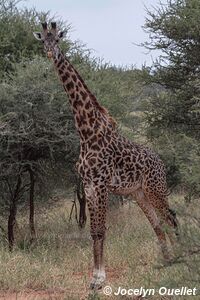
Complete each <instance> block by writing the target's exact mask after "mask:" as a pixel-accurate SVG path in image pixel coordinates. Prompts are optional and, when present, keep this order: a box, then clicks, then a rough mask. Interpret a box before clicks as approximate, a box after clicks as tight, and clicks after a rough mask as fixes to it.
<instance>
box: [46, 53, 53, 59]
mask: <svg viewBox="0 0 200 300" xmlns="http://www.w3.org/2000/svg"><path fill="white" fill-rule="evenodd" d="M52 56H53V54H52V52H51V51H48V52H47V57H48V58H49V59H50V58H52Z"/></svg>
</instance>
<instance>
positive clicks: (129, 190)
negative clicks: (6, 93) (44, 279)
mask: <svg viewBox="0 0 200 300" xmlns="http://www.w3.org/2000/svg"><path fill="white" fill-rule="evenodd" d="M42 27H43V30H42V31H41V32H34V36H35V38H36V39H38V40H40V41H42V42H43V44H44V51H45V52H46V53H47V56H48V58H50V59H52V60H53V62H54V66H55V69H56V71H57V73H58V76H59V78H60V80H61V82H62V84H63V87H64V90H65V91H66V94H67V96H68V99H69V102H70V106H71V109H72V112H73V115H74V121H75V126H76V129H77V131H78V133H79V136H80V155H79V160H78V163H77V170H78V173H79V174H80V175H81V177H82V180H83V184H84V190H85V194H86V199H87V206H88V210H89V215H90V232H91V237H92V240H93V259H94V268H93V277H92V280H91V285H90V287H91V288H93V289H98V288H101V287H102V284H103V282H104V281H105V278H106V274H105V267H104V257H103V248H104V240H105V232H106V215H107V206H108V193H110V192H111V193H114V194H120V195H131V196H132V197H134V198H135V199H136V202H137V203H138V205H139V207H140V208H141V209H142V211H143V212H144V214H145V215H146V217H147V219H148V220H149V222H150V224H151V226H152V228H153V230H154V232H155V234H156V236H157V238H158V241H159V244H160V248H161V251H162V254H163V257H164V259H165V260H166V261H169V260H170V255H169V251H168V248H167V240H166V235H167V233H166V232H165V231H164V230H163V228H162V222H165V224H168V226H170V228H172V230H171V233H173V232H175V233H176V235H177V236H178V221H177V218H176V213H175V212H174V211H173V210H172V209H170V207H169V204H168V198H167V197H168V189H167V184H166V172H165V167H164V164H163V162H162V161H161V159H160V158H159V156H158V155H157V154H156V153H154V152H153V151H152V150H151V149H149V148H147V147H144V146H142V145H138V144H136V143H134V142H132V141H129V140H128V139H126V138H125V137H123V136H121V135H120V134H119V133H118V131H117V129H116V122H115V120H114V119H113V118H112V117H111V116H110V115H109V113H108V111H107V110H106V109H105V108H104V107H103V106H101V105H100V103H99V102H98V101H97V99H96V97H95V96H94V94H92V93H91V92H90V90H89V89H88V87H87V85H86V84H85V82H84V81H83V79H82V77H81V76H80V75H79V73H78V72H77V70H76V69H75V68H74V67H73V66H72V64H71V63H70V62H69V60H68V59H67V58H66V57H65V56H64V54H63V53H62V51H61V50H60V48H59V45H58V43H59V40H60V39H61V38H63V37H64V32H63V31H61V32H59V31H58V30H57V26H56V23H55V22H51V27H50V28H48V25H47V23H46V22H45V23H42Z"/></svg>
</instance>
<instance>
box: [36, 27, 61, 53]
mask: <svg viewBox="0 0 200 300" xmlns="http://www.w3.org/2000/svg"><path fill="white" fill-rule="evenodd" d="M42 28H43V31H42V32H33V35H34V37H35V38H36V39H37V40H39V41H41V42H42V43H43V44H44V51H45V52H46V53H47V56H48V58H52V57H55V58H57V56H58V53H59V46H58V43H59V41H60V39H62V38H63V37H64V35H65V31H60V32H58V31H57V27H56V22H51V28H50V29H48V27H47V23H46V22H45V23H42Z"/></svg>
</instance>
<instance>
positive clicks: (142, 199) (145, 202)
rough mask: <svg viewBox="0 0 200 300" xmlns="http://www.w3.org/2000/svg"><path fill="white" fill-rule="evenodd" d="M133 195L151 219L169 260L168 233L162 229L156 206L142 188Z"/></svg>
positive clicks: (165, 257)
mask: <svg viewBox="0 0 200 300" xmlns="http://www.w3.org/2000/svg"><path fill="white" fill-rule="evenodd" d="M133 196H135V197H136V201H137V203H138V205H139V207H140V208H141V209H142V211H143V212H144V214H145V216H146V217H147V219H148V220H149V222H150V224H151V226H152V228H153V230H154V232H155V234H156V236H157V238H158V241H159V244H160V248H161V251H162V254H163V257H164V259H165V261H167V262H168V261H169V260H170V256H169V252H168V247H167V241H166V235H165V232H164V231H163V229H162V226H161V220H160V218H159V216H158V215H157V213H156V210H155V208H154V207H153V205H152V204H151V202H150V201H149V199H147V197H146V196H145V194H144V193H143V191H142V190H137V191H136V192H135V193H134V195H133Z"/></svg>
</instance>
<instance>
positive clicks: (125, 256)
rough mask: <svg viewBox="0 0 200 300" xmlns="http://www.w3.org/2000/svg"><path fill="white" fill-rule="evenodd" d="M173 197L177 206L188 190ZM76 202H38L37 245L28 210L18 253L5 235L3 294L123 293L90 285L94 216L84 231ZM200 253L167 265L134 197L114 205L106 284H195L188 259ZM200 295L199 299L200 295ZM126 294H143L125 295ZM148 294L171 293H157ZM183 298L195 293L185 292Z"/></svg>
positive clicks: (0, 266)
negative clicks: (73, 215) (74, 216)
mask: <svg viewBox="0 0 200 300" xmlns="http://www.w3.org/2000/svg"><path fill="white" fill-rule="evenodd" d="M172 198H173V199H172V204H171V205H172V206H173V207H179V206H180V205H182V204H183V202H184V198H183V197H182V196H174V197H172ZM70 208H71V202H70V200H69V199H62V200H57V201H56V202H55V201H54V203H52V204H51V205H50V206H49V207H47V206H46V207H43V206H41V205H40V206H39V207H37V205H36V223H37V224H36V225H37V241H36V242H35V243H33V244H32V245H31V246H30V244H29V238H28V225H26V226H25V224H27V220H28V217H27V216H26V214H25V213H24V212H21V213H19V215H18V225H17V229H16V247H15V249H14V251H13V253H9V251H8V250H7V245H6V242H5V241H4V242H3V243H1V244H0V287H1V288H0V299H5V300H12V299H13V300H14V299H17V300H25V299H27V300H33V299H34V300H36V299H37V300H42V299H62V300H64V299H70V300H81V299H88V300H89V299H90V300H92V299H94V300H98V299H121V297H119V296H118V297H117V296H114V295H112V296H105V295H104V294H103V290H101V291H98V292H97V293H94V292H91V291H89V289H88V286H89V280H90V277H91V272H92V247H91V246H92V243H91V239H90V235H89V224H88V223H89V221H88V222H87V226H86V228H85V229H83V230H81V231H80V230H79V229H78V227H77V224H76V222H75V221H74V220H73V221H72V222H71V223H69V213H70ZM180 213H181V212H180ZM179 219H181V218H180V217H179ZM180 221H181V223H183V221H182V220H180ZM171 251H172V249H171ZM175 251H177V249H176V250H175ZM194 257H196V258H197V261H199V254H198V253H197V255H195V256H194V255H191V256H189V257H188V258H187V259H186V263H185V262H183V261H181V260H179V261H176V262H175V263H174V264H172V265H170V266H166V267H163V265H162V258H161V256H160V252H159V248H158V245H157V241H156V237H155V235H154V233H153V230H152V229H151V227H150V225H149V223H148V221H147V220H146V218H145V216H144V215H143V213H142V211H141V210H140V209H139V207H138V206H137V204H136V203H134V202H129V201H128V202H126V203H125V204H124V205H123V206H120V207H111V208H110V209H109V215H108V230H107V239H106V246H105V262H106V271H107V280H106V283H105V285H106V286H110V287H111V288H112V289H113V291H115V290H117V289H118V287H119V286H120V287H123V288H127V289H128V288H129V289H130V288H140V287H145V288H156V289H158V288H159V287H160V286H167V287H179V286H188V287H191V288H192V287H195V286H197V285H199V283H198V282H197V281H196V278H197V277H196V276H198V274H196V273H195V270H193V269H190V268H189V269H188V264H187V263H190V260H191V264H190V265H192V263H193V260H194ZM198 297H200V296H197V298H196V299H200V298H198ZM123 299H140V298H138V297H135V298H133V296H132V297H130V296H124V297H123ZM141 299H145V298H144V297H143V298H141ZM148 299H153V300H154V299H155V300H157V299H158V300H161V299H165V298H162V297H161V296H158V295H156V296H150V297H149V298H148ZM166 299H173V297H171V298H169V297H168V298H166ZM174 299H178V297H176V298H174ZM180 299H181V300H185V299H189V298H188V297H187V296H182V297H181V298H180Z"/></svg>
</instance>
